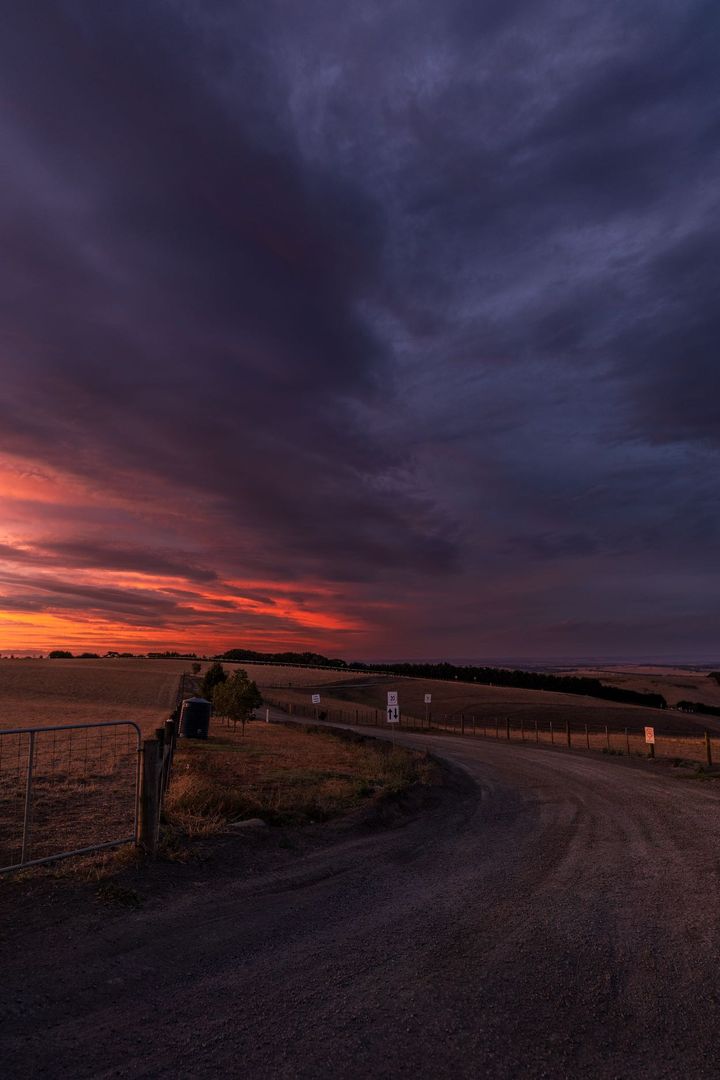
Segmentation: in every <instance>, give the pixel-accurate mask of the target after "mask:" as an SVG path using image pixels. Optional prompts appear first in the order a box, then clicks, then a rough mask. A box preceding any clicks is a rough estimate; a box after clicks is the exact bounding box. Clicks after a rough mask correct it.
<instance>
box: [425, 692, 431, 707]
mask: <svg viewBox="0 0 720 1080" xmlns="http://www.w3.org/2000/svg"><path fill="white" fill-rule="evenodd" d="M431 701H432V694H426V695H425V704H426V705H429V704H430V702H431Z"/></svg>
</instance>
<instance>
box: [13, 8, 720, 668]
mask: <svg viewBox="0 0 720 1080" xmlns="http://www.w3.org/2000/svg"><path fill="white" fill-rule="evenodd" d="M719 46H720V13H719V12H718V9H717V6H716V5H714V4H710V3H707V2H705V0H691V2H689V3H686V4H683V5H678V4H677V3H675V2H672V0H653V2H652V3H651V2H649V0H632V2H630V3H628V4H626V5H622V6H618V5H616V6H610V7H608V6H607V5H596V4H590V3H586V2H583V3H580V4H578V3H577V0H552V2H551V0H538V2H535V3H530V2H529V0H510V2H505V3H499V2H495V0H488V2H486V3H474V2H471V0H449V2H448V3H446V4H443V5H438V4H435V3H431V2H430V0H400V2H399V3H396V4H392V5H388V4H386V3H381V2H380V0H364V2H361V3H359V4H349V3H347V4H346V3H336V2H330V0H308V3H303V4H297V3H295V2H290V0H269V2H268V3H267V4H263V5H247V4H242V5H227V4H223V3H211V4H206V5H196V6H195V7H193V6H191V5H185V4H182V3H180V2H179V0H178V2H172V0H166V2H163V3H160V4H156V5H147V4H141V3H140V2H139V0H127V2H125V3H123V4H122V5H89V4H87V3H80V2H70V0H67V2H60V3H54V4H50V3H47V4H43V3H40V4H33V5H19V4H18V5H15V6H14V8H13V10H12V11H11V12H9V13H8V14H7V15H6V17H5V19H4V26H3V34H2V36H1V37H0V93H1V94H2V112H0V123H1V125H2V127H1V136H0V137H1V138H2V150H3V157H4V160H5V161H6V162H7V163H8V165H7V167H6V170H5V175H4V177H3V181H4V186H3V194H2V198H1V199H0V229H1V230H2V244H3V247H2V250H3V255H4V262H3V266H2V267H1V268H0V285H1V288H0V315H1V319H0V327H1V330H0V333H2V336H3V340H2V348H3V364H4V372H3V374H4V378H3V380H2V382H1V383H0V450H5V451H7V452H11V453H15V454H18V455H25V456H27V457H29V458H31V459H33V460H36V461H37V460H40V461H43V462H50V463H52V464H53V465H54V466H55V467H56V468H57V469H59V470H60V471H61V472H63V471H71V472H74V473H75V474H77V475H78V476H80V477H82V478H83V479H84V481H85V483H86V484H88V485H89V487H90V489H91V490H92V492H93V494H94V495H96V494H97V493H98V492H103V491H107V492H108V493H109V494H112V496H113V498H115V499H116V500H117V501H118V505H121V506H122V508H123V509H122V513H123V514H125V515H129V516H130V517H132V515H133V514H135V515H136V521H135V524H134V525H133V522H132V521H127V520H123V521H122V529H121V533H120V535H119V536H118V537H117V538H116V539H113V540H112V542H110V541H108V539H107V537H106V536H105V535H99V534H100V533H101V531H102V524H103V523H102V521H101V513H100V511H99V509H98V508H97V507H95V506H94V507H93V508H92V509H87V510H86V511H85V512H84V515H85V516H83V518H82V519H81V518H80V516H79V512H78V520H79V521H80V520H82V521H83V527H82V528H81V527H80V525H78V527H77V529H76V532H75V534H74V535H72V536H63V537H60V538H59V539H57V540H56V541H55V540H53V542H52V543H41V542H40V541H39V540H38V539H37V536H38V532H37V530H36V531H35V532H34V533H33V535H34V536H35V540H34V541H33V542H32V543H31V542H30V541H28V543H27V544H25V545H23V547H22V551H21V553H20V554H17V555H16V560H15V561H18V560H19V561H23V560H24V561H25V563H26V564H28V565H30V564H32V563H33V562H35V561H36V560H39V559H46V560H49V562H48V563H47V565H52V560H55V559H57V560H60V561H61V562H64V565H65V566H66V567H68V569H69V570H72V569H73V568H81V567H86V568H97V567H99V566H101V565H102V566H105V567H107V568H109V569H115V570H138V571H139V572H146V573H157V574H169V575H173V574H176V573H177V574H178V575H179V576H181V577H184V578H186V580H187V581H188V582H192V583H194V584H195V585H201V584H203V583H205V584H209V583H212V582H214V581H216V580H217V579H219V580H223V581H224V580H225V579H232V578H237V579H238V580H241V581H245V580H248V579H250V578H252V577H255V578H256V579H258V581H259V580H260V579H262V584H259V585H258V589H257V591H256V593H254V592H253V590H252V589H250V590H245V592H244V593H243V595H245V596H246V597H247V598H248V599H252V598H253V596H254V595H257V597H258V602H260V603H263V602H268V603H269V600H268V597H267V594H268V592H269V593H271V595H273V596H274V593H272V590H271V589H269V588H267V587H266V581H273V580H278V579H282V580H283V581H285V582H288V581H294V582H297V583H299V587H298V590H297V597H298V598H300V597H302V595H303V594H302V582H303V581H304V580H305V579H308V578H313V579H319V580H324V581H327V582H335V583H338V582H340V583H343V582H344V583H346V585H347V587H348V592H349V594H351V597H352V599H348V604H349V605H351V604H357V605H358V606H357V609H356V610H360V609H361V608H362V602H363V600H364V601H366V602H367V603H368V604H369V605H371V604H372V603H375V602H377V601H379V600H382V599H388V600H389V601H390V602H391V603H395V604H396V605H397V610H396V611H395V613H394V615H393V616H392V620H390V619H389V617H388V621H387V623H386V629H387V635H388V637H386V642H387V640H388V639H389V635H390V633H391V632H392V634H394V635H395V636H396V637H397V635H398V634H406V635H407V636H408V639H410V638H411V637H412V636H413V635H415V640H417V641H418V642H420V641H424V642H426V651H428V652H430V653H433V654H435V653H436V652H437V649H435V648H433V647H432V643H431V640H430V635H431V628H428V630H427V632H425V631H424V630H423V631H421V630H420V629H419V623H421V622H423V619H424V618H425V616H426V614H427V613H428V612H431V611H432V612H435V611H436V610H437V607H438V603H439V602H442V603H444V604H446V605H448V606H449V612H450V613H449V616H448V613H447V612H446V613H445V614H444V615H443V621H442V627H443V628H444V629H443V630H442V635H444V636H445V639H446V640H447V641H452V642H453V643H454V645H455V647H456V648H458V649H459V650H460V651H461V653H462V654H463V655H467V654H468V651H472V640H473V633H472V625H473V623H472V618H471V617H470V616H468V615H467V613H466V612H465V609H464V605H465V604H466V603H469V604H470V605H471V606H472V604H476V605H479V606H487V605H488V604H492V605H494V610H495V612H496V613H497V618H498V620H499V621H498V626H499V627H500V629H501V631H502V635H504V636H503V638H502V649H503V651H504V652H505V653H507V652H508V651H510V650H511V648H512V633H513V632H515V633H516V634H517V640H518V641H521V642H522V643H523V644H527V643H529V642H530V638H529V637H528V635H529V634H532V633H535V631H536V630H537V638H536V640H537V642H538V644H537V645H536V646H532V644H531V643H530V644H529V646H528V648H529V650H532V648H535V649H537V651H541V649H542V644H541V642H542V640H543V638H542V626H543V625H545V626H548V627H549V626H551V625H552V626H555V627H558V626H559V627H564V626H575V627H577V628H578V634H579V635H580V636H583V635H584V638H585V640H587V641H592V642H593V644H592V647H593V648H597V647H598V642H599V641H600V640H601V639H602V638H603V635H605V636H606V637H608V638H610V637H613V635H614V631H613V630H612V626H613V625H614V624H613V620H612V618H611V615H612V612H609V611H607V610H606V605H609V606H612V605H613V604H614V605H615V606H616V607H618V608H619V607H621V606H622V604H623V603H624V602H625V599H626V597H627V596H628V594H630V595H631V596H635V597H636V599H637V602H638V604H640V606H641V607H642V604H644V603H645V601H646V600H647V598H648V597H652V596H654V597H655V598H656V602H657V605H658V611H659V612H660V611H667V612H669V611H670V610H672V613H673V617H676V616H677V617H678V618H680V617H681V618H682V619H683V620H684V622H683V623H682V625H683V626H685V627H689V628H692V627H694V628H695V631H696V632H697V640H698V641H703V640H704V638H703V635H704V634H705V633H706V632H709V624H708V623H707V621H706V620H705V614H704V609H703V602H704V596H705V595H706V593H707V590H708V588H711V587H712V586H711V584H710V577H709V574H710V573H711V569H710V568H711V566H712V559H713V551H714V547H715V545H716V538H717V535H718V532H719V531H720V505H719V502H718V492H717V480H716V478H717V465H718V461H717V451H718V442H719V440H720V436H719V434H718V433H719V432H720V413H719V411H718V409H719V406H718V401H719V400H720V393H719V392H718V391H719V390H720V387H719V386H718V381H719V378H720V376H719V375H718V366H717V361H716V356H715V354H716V351H717V340H718V334H719V332H720V325H719V323H718V314H717V311H718V305H717V299H716V298H717V295H718V288H719V287H720V280H719V278H720V264H719V263H718V258H717V253H718V240H719V239H720V236H719V235H718V229H717V225H716V222H717V214H718V206H717V202H718V197H717V190H718V188H717V173H718V164H719V154H720V149H719V147H720V140H719V139H718V135H719V134H720V66H719V65H718V64H717V57H718V53H719ZM161 511H162V512H163V516H162V518H161V517H160V512H161ZM44 512H45V513H46V514H47V516H48V520H49V519H50V517H51V515H54V514H56V510H55V509H54V508H53V507H52V505H50V504H47V507H46V510H45V511H44ZM92 514H95V515H97V521H96V523H95V526H94V528H93V527H92ZM120 514H121V511H120V510H119V509H117V510H116V515H117V520H118V521H119V520H120V517H119V515H120ZM153 514H155V515H156V516H155V517H153ZM108 520H109V521H110V520H112V519H110V518H108ZM88 522H89V523H90V526H88ZM699 525H700V526H701V527H699ZM154 530H155V531H157V537H155V536H154V535H153V533H154ZM96 534H98V535H96ZM8 536H9V534H8ZM6 539H7V537H5V536H1V537H0V540H3V542H4V541H5V540H6ZM690 544H691V545H692V554H693V560H694V562H695V564H696V565H697V566H699V567H700V568H701V570H702V573H701V575H700V576H699V577H697V578H692V576H688V575H687V574H685V569H686V564H687V560H688V545H690ZM10 547H11V548H12V547H14V545H12V544H11V545H10ZM187 552H193V554H192V555H189V554H187ZM195 552H200V554H197V555H195V554H194V553H195ZM0 554H2V557H3V558H6V557H7V558H8V559H10V558H12V555H11V553H9V552H6V551H5V549H0ZM38 565H40V564H38ZM216 567H217V569H216ZM428 581H430V582H435V584H434V585H433V588H434V589H435V593H434V594H432V595H431V593H432V590H431V592H430V593H428V592H427V591H426V589H427V588H428ZM670 582H673V583H679V582H682V585H680V584H678V585H677V590H679V593H680V594H681V595H684V596H685V601H684V602H685V609H683V610H680V609H679V608H678V602H679V601H678V599H677V595H676V592H672V589H671V590H670V591H671V592H672V597H670V595H669V593H668V594H667V595H666V592H665V591H664V590H665V586H666V585H667V587H668V589H670V585H669V584H668V583H670ZM672 588H673V589H675V585H673V587H672ZM683 590H684V593H683ZM240 592H242V589H241V590H240ZM58 595H59V594H58ZM227 596H235V593H234V592H232V591H230V592H228V593H227ZM262 597H265V600H264V601H263V599H262ZM87 599H88V602H90V601H91V599H92V598H90V597H88V598H87ZM96 599H97V601H98V602H100V600H101V598H100V597H96ZM176 601H177V602H178V603H180V602H182V597H181V596H180V595H178V596H177V597H176ZM641 601H642V603H641ZM73 602H74V601H73ZM78 602H80V601H78ZM103 602H106V603H107V604H108V605H113V604H117V603H123V601H121V600H120V598H119V597H116V596H110V595H108V596H106V597H105V598H104V601H103ZM168 602H170V601H168ZM223 602H224V603H226V604H227V603H229V601H227V600H225V601H223V599H222V598H221V599H219V600H217V601H215V603H216V605H222V604H223ZM297 602H298V604H300V603H301V601H300V599H298V600H297ZM311 606H312V605H311ZM680 608H682V603H680ZM588 609H589V615H588ZM228 612H229V613H231V608H230V607H229V608H228ZM453 612H455V613H456V614H455V617H454V620H453ZM157 614H158V617H159V618H160V617H163V616H162V612H161V611H160V610H158V612H157ZM593 618H596V619H597V632H595V631H594V630H593V629H592V626H593V625H594V624H593ZM649 620H650V616H649V615H648V613H647V611H646V610H645V609H644V608H643V610H642V612H641V613H640V614H638V615H637V626H638V628H639V627H641V626H648V625H649ZM426 621H427V620H426ZM390 623H392V627H391V629H390ZM440 625H441V624H440V622H437V621H436V622H435V628H436V632H437V633H440V632H441V631H440V629H439V628H440ZM678 625H680V624H679V623H678ZM453 626H454V627H455V632H453V629H452V628H453ZM513 627H515V630H514V631H513ZM638 632H639V631H638ZM647 632H648V640H650V639H653V640H655V639H654V638H653V635H652V634H651V633H650V631H649V630H648V631H647ZM563 633H564V631H562V630H558V631H557V632H555V631H553V632H552V633H550V631H548V635H549V636H548V639H547V640H548V641H551V642H554V643H555V644H551V647H553V648H555V647H557V648H561V647H563V648H564V647H565V646H564V644H563V642H564V640H565V639H564V637H563ZM423 634H425V635H426V636H425V637H422V635H423ZM688 634H690V631H688ZM687 636H688V635H685V636H683V635H682V634H680V632H678V641H680V640H681V639H682V642H683V647H685V645H686V641H687ZM382 640H383V639H382V636H381V635H380V636H379V637H378V638H377V641H378V642H381V641H382ZM477 640H478V641H479V642H480V641H481V642H482V648H483V649H484V650H486V649H488V648H491V647H492V640H491V638H487V639H486V638H483V637H482V636H481V635H480V636H478V638H477ZM657 640H658V641H659V640H660V638H659V637H658V638H657ZM578 648H581V650H582V651H587V650H586V649H584V648H583V647H582V646H580V645H579V646H578ZM395 651H397V650H395ZM402 651H403V652H405V651H408V650H402Z"/></svg>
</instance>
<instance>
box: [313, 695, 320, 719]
mask: <svg viewBox="0 0 720 1080" xmlns="http://www.w3.org/2000/svg"><path fill="white" fill-rule="evenodd" d="M312 703H313V705H314V706H315V719H316V720H317V718H318V711H317V707H318V705H319V704H320V695H319V694H313V695H312Z"/></svg>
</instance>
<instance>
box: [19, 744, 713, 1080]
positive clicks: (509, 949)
mask: <svg viewBox="0 0 720 1080" xmlns="http://www.w3.org/2000/svg"><path fill="white" fill-rule="evenodd" d="M397 738H398V742H402V743H403V744H406V745H410V746H415V747H427V748H429V749H430V750H432V751H434V752H435V753H437V754H440V755H442V756H443V757H444V758H446V759H447V760H448V761H449V762H450V763H451V765H453V766H456V767H457V769H458V773H457V775H458V776H459V777H461V779H458V780H457V781H456V782H455V785H454V787H452V788H449V789H448V790H446V791H445V792H444V793H443V794H442V795H441V796H440V799H439V802H438V805H437V806H436V807H435V808H434V809H430V810H428V811H426V812H424V813H421V814H419V815H418V816H416V817H414V818H411V819H409V820H408V821H407V822H406V824H405V826H404V827H402V828H396V829H390V830H382V831H375V832H372V833H370V834H368V833H367V831H365V832H359V831H354V832H353V831H351V832H348V833H347V834H343V833H342V832H340V833H338V839H337V840H336V842H335V843H333V844H331V845H329V846H328V845H324V846H321V847H320V848H315V849H313V848H311V849H310V850H309V851H308V852H307V853H306V854H305V856H304V857H299V856H295V857H293V856H290V855H288V857H287V859H286V860H285V861H284V862H282V863H281V864H278V863H275V867H274V869H273V868H272V866H271V865H270V864H267V865H266V866H265V868H264V869H263V866H262V859H261V857H260V855H259V854H258V853H259V852H260V847H261V842H260V841H249V840H244V841H241V840H238V841H236V845H237V846H238V847H237V850H238V852H239V853H238V855H237V857H236V858H237V861H236V863H234V864H233V865H226V866H224V867H222V868H220V869H219V868H218V867H217V866H215V867H213V864H208V866H207V867H203V866H191V867H178V868H176V869H177V871H178V873H177V877H176V879H175V884H174V887H173V888H170V889H165V890H164V893H163V895H162V896H157V897H156V898H155V899H151V900H149V901H148V902H147V903H146V905H145V906H144V907H143V908H141V909H140V910H139V911H132V912H125V911H109V910H106V909H98V908H91V909H88V908H87V907H85V908H82V909H81V910H80V911H78V912H77V913H76V914H70V913H69V912H68V913H66V915H65V917H64V919H63V920H62V921H61V923H60V925H58V918H57V911H56V914H55V916H54V917H53V918H52V919H51V920H49V921H51V922H52V923H53V924H54V925H45V926H43V925H40V921H39V919H36V920H35V924H34V930H33V932H32V933H29V932H27V931H23V932H21V931H20V930H19V929H18V931H17V932H16V933H15V934H13V933H12V932H11V931H10V930H8V927H7V924H6V927H5V940H4V943H3V946H2V947H3V952H4V954H5V955H4V958H3V970H4V978H3V985H2V991H1V992H0V994H1V997H0V1002H1V1003H2V1006H4V1023H3V1029H4V1037H3V1044H4V1055H3V1064H4V1074H5V1075H7V1076H9V1077H13V1078H15V1077H17V1078H18V1080H20V1078H25V1077H30V1076H33V1077H37V1076H39V1075H48V1076H53V1077H61V1078H69V1077H73V1078H82V1077H103V1078H104V1077H111V1076H112V1077H170V1076H173V1077H175V1076H192V1077H224V1076H233V1075H240V1074H242V1075H246V1076H252V1077H257V1078H265V1077H267V1078H270V1077H273V1078H275V1077H283V1078H290V1077H293V1078H294V1077H301V1078H307V1080H310V1078H325V1077H327V1078H330V1077H332V1078H339V1077H366V1076H370V1075H372V1076H375V1077H400V1076H413V1077H428V1078H430V1077H468V1078H470V1077H473V1078H476V1077H488V1078H510V1077H531V1078H534V1077H538V1078H539V1077H549V1078H553V1080H554V1078H556V1077H572V1078H581V1077H588V1078H590V1077H592V1078H601V1080H604V1078H611V1077H613V1078H618V1077H619V1078H625V1077H628V1078H629V1077H633V1078H647V1080H662V1078H674V1077H683V1078H694V1077H715V1076H716V1075H717V1051H718V1043H719V1042H720V1036H718V1030H719V1027H718V1020H719V1019H720V1016H719V1015H718V1013H719V1012H720V1007H719V1005H718V998H717V994H716V985H717V978H718V975H717V972H718V960H719V959H720V956H719V949H720V934H719V930H720V917H719V916H718V905H717V896H718V886H719V885H720V866H719V864H718V857H717V851H718V842H719V841H720V797H719V795H718V793H717V792H716V790H715V787H714V785H710V784H707V785H699V784H698V785H693V784H692V783H689V782H679V781H677V780H673V779H672V778H670V777H667V776H664V775H663V776H659V775H655V774H653V773H652V772H650V771H649V770H647V769H646V768H644V767H642V766H632V765H629V764H627V763H616V762H614V761H608V760H599V759H595V758H591V757H586V756H581V755H577V756H574V755H572V754H561V753H556V752H553V751H546V750H543V749H542V748H536V747H522V746H506V745H502V744H495V743H493V742H487V741H484V740H481V741H479V742H474V741H470V740H468V741H463V742H461V741H460V740H458V739H457V738H452V737H445V736H442V735H435V736H430V735H418V734H414V735H411V734H405V733H400V734H398V736H397ZM460 770H461V771H460ZM468 775H469V777H470V778H472V780H474V781H475V784H471V783H468V781H467V776H468ZM343 835H344V837H345V838H344V839H343V838H342V837H343ZM243 844H245V845H247V847H246V848H244V849H243V848H242V845H243ZM258 845H260V846H258ZM243 851H245V852H247V854H246V855H244V856H243V854H242V852H243ZM243 859H244V861H243ZM258 859H260V861H259V862H258V861H257V860H258ZM254 860H255V861H254ZM55 910H56V909H55ZM28 972H30V973H31V975H30V976H28Z"/></svg>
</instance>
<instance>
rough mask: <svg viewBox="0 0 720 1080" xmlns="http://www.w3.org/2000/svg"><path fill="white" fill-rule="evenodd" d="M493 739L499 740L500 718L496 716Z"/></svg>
mask: <svg viewBox="0 0 720 1080" xmlns="http://www.w3.org/2000/svg"><path fill="white" fill-rule="evenodd" d="M495 738H496V739H499V738H500V718H499V717H498V716H496V717H495Z"/></svg>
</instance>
